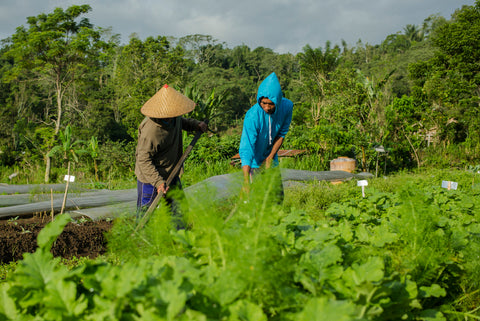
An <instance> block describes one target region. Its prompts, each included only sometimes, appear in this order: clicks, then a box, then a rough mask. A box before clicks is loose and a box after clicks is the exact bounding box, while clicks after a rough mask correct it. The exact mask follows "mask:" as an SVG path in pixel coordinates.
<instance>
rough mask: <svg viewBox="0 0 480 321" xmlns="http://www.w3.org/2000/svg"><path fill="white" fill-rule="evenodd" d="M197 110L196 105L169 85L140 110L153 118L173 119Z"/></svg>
mask: <svg viewBox="0 0 480 321" xmlns="http://www.w3.org/2000/svg"><path fill="white" fill-rule="evenodd" d="M193 108H195V103H194V102H193V101H192V100H191V99H189V98H188V97H186V96H185V95H183V94H181V93H179V92H178V91H176V90H175V89H173V88H172V87H169V86H168V85H165V86H163V87H162V88H161V89H160V90H159V91H157V93H156V94H155V95H153V96H152V98H150V99H149V100H148V101H147V102H146V103H145V104H144V105H143V106H142V108H141V109H140V112H141V113H142V114H144V115H145V116H148V117H151V118H171V117H177V116H180V115H184V114H187V113H189V112H191V111H192V110H193Z"/></svg>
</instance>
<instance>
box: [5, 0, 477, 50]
mask: <svg viewBox="0 0 480 321" xmlns="http://www.w3.org/2000/svg"><path fill="white" fill-rule="evenodd" d="M474 3H475V0H296V1H295V0H157V1H154V0H90V1H88V0H85V1H82V0H77V1H71V0H64V1H60V0H0V39H4V38H7V37H9V36H11V35H12V34H13V33H15V29H16V28H17V27H18V26H21V25H24V26H27V23H26V18H27V17H29V16H37V15H38V14H40V13H51V12H52V11H53V9H54V8H56V7H62V8H64V9H66V8H68V7H69V6H70V5H73V4H76V5H81V4H89V5H90V6H91V7H92V11H91V12H90V13H89V14H88V15H86V17H87V18H89V19H90V22H91V23H93V24H94V25H95V26H97V27H102V28H107V27H111V28H112V31H113V33H116V34H120V35H121V39H122V43H127V42H128V39H129V36H130V35H131V34H132V33H136V34H137V35H138V36H139V37H140V38H141V39H145V38H146V37H148V36H159V35H161V36H173V37H176V38H179V37H183V36H186V35H193V34H204V35H211V36H212V37H213V38H214V39H216V40H218V42H221V43H225V44H226V46H227V47H229V48H233V47H235V46H237V45H242V44H245V45H247V46H249V47H250V49H255V48H256V47H259V46H262V47H267V48H270V49H272V50H274V51H275V52H277V53H286V52H290V53H293V54H296V53H298V52H301V51H302V48H303V47H304V46H305V45H306V44H309V45H310V46H311V47H313V48H318V47H322V48H324V47H325V42H326V41H328V40H329V41H331V42H332V44H333V45H335V44H341V41H342V40H345V41H346V42H347V44H349V45H350V46H354V45H355V44H356V43H357V41H358V40H359V39H361V40H362V42H363V43H364V44H365V43H368V44H371V45H376V44H380V43H381V42H382V41H383V40H384V39H385V37H386V36H388V35H390V34H394V33H397V32H399V31H400V32H403V28H404V27H405V26H406V25H407V24H414V25H418V26H420V25H421V24H422V22H423V20H424V19H426V18H428V17H429V16H430V15H434V14H438V15H440V16H443V17H445V18H447V19H450V17H451V15H452V13H453V12H454V11H455V9H458V8H461V7H462V6H463V5H474Z"/></svg>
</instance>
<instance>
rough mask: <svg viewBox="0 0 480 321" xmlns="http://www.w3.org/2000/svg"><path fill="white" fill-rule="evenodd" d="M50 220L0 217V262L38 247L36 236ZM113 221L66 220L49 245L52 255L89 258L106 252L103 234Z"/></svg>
mask: <svg viewBox="0 0 480 321" xmlns="http://www.w3.org/2000/svg"><path fill="white" fill-rule="evenodd" d="M48 222H50V217H48V218H45V217H43V218H41V217H38V216H36V217H32V218H27V219H16V220H0V263H2V264H3V263H9V262H12V261H18V260H21V259H22V258H23V253H26V252H30V253H33V252H35V250H36V249H37V235H38V233H39V232H40V230H41V229H42V228H43V227H44V226H45V225H46V224H47V223H48ZM112 225H113V221H105V220H99V221H91V220H90V221H86V222H82V223H74V222H71V223H68V224H67V226H65V229H64V230H63V232H62V234H60V236H59V237H58V239H57V240H56V241H55V243H54V245H53V247H52V254H53V255H54V256H55V257H63V258H66V259H71V258H73V257H77V258H78V257H89V258H91V259H93V258H95V257H97V256H99V255H102V254H104V253H105V252H106V246H107V241H106V237H105V233H106V232H107V231H109V230H110V228H111V227H112Z"/></svg>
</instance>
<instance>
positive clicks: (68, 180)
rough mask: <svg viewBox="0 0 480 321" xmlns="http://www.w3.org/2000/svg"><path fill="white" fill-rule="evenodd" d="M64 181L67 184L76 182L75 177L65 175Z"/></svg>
mask: <svg viewBox="0 0 480 321" xmlns="http://www.w3.org/2000/svg"><path fill="white" fill-rule="evenodd" d="M63 180H64V181H67V182H71V183H73V182H75V176H73V175H65V178H64V179H63Z"/></svg>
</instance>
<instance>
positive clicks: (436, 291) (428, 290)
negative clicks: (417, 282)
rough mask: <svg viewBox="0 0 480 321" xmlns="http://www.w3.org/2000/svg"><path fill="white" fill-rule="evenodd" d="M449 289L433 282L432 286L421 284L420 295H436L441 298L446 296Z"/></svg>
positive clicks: (425, 296)
mask: <svg viewBox="0 0 480 321" xmlns="http://www.w3.org/2000/svg"><path fill="white" fill-rule="evenodd" d="M446 295H447V291H445V289H444V288H442V287H441V286H440V285H438V284H432V285H431V286H421V287H420V296H421V297H423V298H430V297H435V298H439V297H442V296H446Z"/></svg>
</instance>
